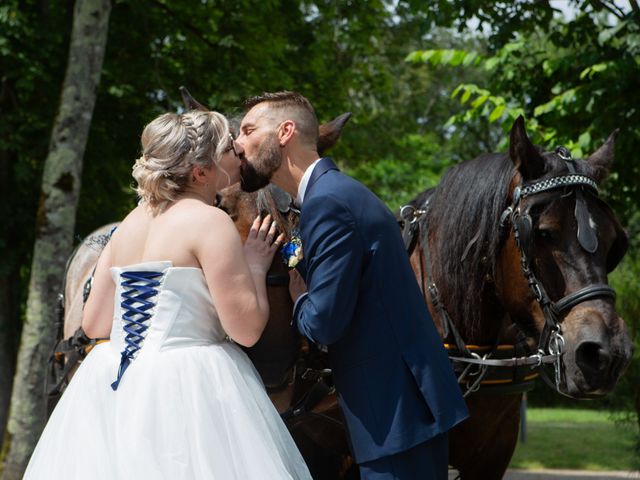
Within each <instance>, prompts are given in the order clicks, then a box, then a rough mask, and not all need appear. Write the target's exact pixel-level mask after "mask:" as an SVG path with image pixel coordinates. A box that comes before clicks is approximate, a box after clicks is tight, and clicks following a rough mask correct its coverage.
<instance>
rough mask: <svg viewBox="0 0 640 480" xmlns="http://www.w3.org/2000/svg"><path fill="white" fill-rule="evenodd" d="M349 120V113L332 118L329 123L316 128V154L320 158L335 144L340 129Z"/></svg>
mask: <svg viewBox="0 0 640 480" xmlns="http://www.w3.org/2000/svg"><path fill="white" fill-rule="evenodd" d="M350 118H351V112H347V113H343V114H342V115H340V116H338V117H336V118H334V119H333V120H331V121H330V122H327V123H323V124H322V125H320V127H319V128H318V153H319V154H320V156H322V154H323V153H324V152H325V151H326V150H329V149H330V148H331V147H333V146H334V145H335V144H336V142H337V141H338V138H339V137H340V134H341V133H342V129H343V128H344V126H345V125H346V123H347V122H348V121H349V119H350Z"/></svg>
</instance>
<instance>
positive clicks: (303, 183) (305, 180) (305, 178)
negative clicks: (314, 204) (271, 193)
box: [296, 159, 320, 208]
mask: <svg viewBox="0 0 640 480" xmlns="http://www.w3.org/2000/svg"><path fill="white" fill-rule="evenodd" d="M319 161H320V159H317V160H316V161H315V162H313V163H312V164H311V165H309V166H308V167H307V169H306V170H305V171H304V173H303V174H302V178H301V179H300V185H298V195H297V196H296V205H298V208H301V207H302V202H303V201H304V194H305V193H306V191H307V185H308V184H309V179H310V178H311V174H312V173H313V169H314V168H316V165H317V164H318V162H319Z"/></svg>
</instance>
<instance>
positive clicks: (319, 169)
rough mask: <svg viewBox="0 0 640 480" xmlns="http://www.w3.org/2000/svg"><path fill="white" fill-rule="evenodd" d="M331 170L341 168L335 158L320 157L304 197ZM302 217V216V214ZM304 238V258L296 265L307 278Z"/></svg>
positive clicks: (307, 195)
mask: <svg viewBox="0 0 640 480" xmlns="http://www.w3.org/2000/svg"><path fill="white" fill-rule="evenodd" d="M329 170H339V168H338V167H337V166H336V164H335V163H333V160H331V159H330V158H329V157H322V158H321V159H320V161H319V162H318V163H316V166H315V167H314V169H313V172H311V176H310V177H309V182H308V183H307V189H306V191H305V192H304V198H308V197H309V193H310V192H311V190H312V189H313V186H314V185H315V183H316V181H317V180H318V179H319V178H320V177H321V176H322V175H324V174H325V173H327V172H328V171H329ZM302 208H304V201H303V202H302ZM301 218H302V216H301ZM304 240H305V239H302V255H303V257H302V260H301V261H300V263H298V265H296V270H298V273H300V275H302V278H304V279H305V280H306V278H307V258H306V257H305V256H304Z"/></svg>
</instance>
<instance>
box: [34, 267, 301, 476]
mask: <svg viewBox="0 0 640 480" xmlns="http://www.w3.org/2000/svg"><path fill="white" fill-rule="evenodd" d="M111 271H112V275H113V279H114V281H115V282H116V285H117V287H116V299H115V309H114V311H115V314H114V321H113V327H112V330H111V341H110V342H105V343H102V344H99V345H97V346H96V347H95V348H94V349H93V350H92V351H91V352H90V353H89V355H88V356H87V358H86V359H85V360H84V362H83V363H82V365H81V366H80V368H79V369H78V371H77V372H76V374H75V375H74V377H73V379H72V381H71V382H70V384H69V386H68V388H67V390H66V391H65V393H64V395H63V396H62V398H61V399H60V402H59V403H58V405H57V407H56V409H55V410H54V412H53V414H52V415H51V418H50V419H49V423H48V424H47V426H46V428H45V430H44V432H43V433H42V436H41V438H40V440H39V442H38V445H37V447H36V449H35V451H34V453H33V455H32V457H31V460H30V462H29V466H28V468H27V471H26V473H25V477H24V478H26V479H29V480H33V479H37V480H40V479H42V480H44V479H47V480H58V479H60V480H71V479H78V480H80V479H82V480H84V479H86V478H91V479H100V480H102V479H104V480H119V479H122V480H128V479H138V480H143V479H144V480H147V479H149V480H153V479H171V480H178V479H185V480H186V479H189V480H191V479H219V480H234V479H238V480H252V479H265V480H266V479H268V480H276V479H310V478H311V476H310V474H309V471H308V469H307V467H306V465H305V463H304V460H303V459H302V456H301V455H300V453H299V451H298V449H297V448H296V446H295V444H294V442H293V440H292V438H291V436H290V434H289V432H288V431H287V429H286V427H285V425H284V423H283V422H282V421H281V419H280V417H279V415H278V413H277V411H276V410H275V408H274V407H273V405H272V404H271V402H270V400H269V398H268V397H267V394H266V392H265V389H264V386H263V384H262V381H261V380H260V377H259V376H258V374H257V372H256V370H255V369H254V367H253V365H252V364H251V362H250V361H249V359H248V357H247V356H246V355H245V354H244V352H242V350H240V348H238V347H237V346H236V345H235V344H233V343H232V342H230V341H229V340H228V339H227V336H226V334H225V332H224V330H223V329H222V326H221V324H220V321H219V319H218V316H217V314H216V310H215V307H214V305H213V302H212V300H211V295H210V293H209V290H208V288H207V285H206V282H205V278H204V274H203V272H202V270H201V269H199V268H191V267H173V266H172V265H171V262H147V263H141V264H137V265H130V266H127V267H122V268H120V267H117V268H112V269H111ZM123 352H124V353H123ZM118 382H119V383H118ZM112 384H113V386H112Z"/></svg>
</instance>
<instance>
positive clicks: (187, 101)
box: [179, 87, 209, 112]
mask: <svg viewBox="0 0 640 480" xmlns="http://www.w3.org/2000/svg"><path fill="white" fill-rule="evenodd" d="M179 90H180V94H181V95H182V102H183V103H184V107H185V108H186V109H187V110H200V111H201V112H208V111H209V109H208V108H207V107H205V106H204V105H202V104H201V103H199V102H198V101H196V99H195V98H193V97H192V96H191V94H190V93H189V90H187V89H186V87H180V89H179Z"/></svg>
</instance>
